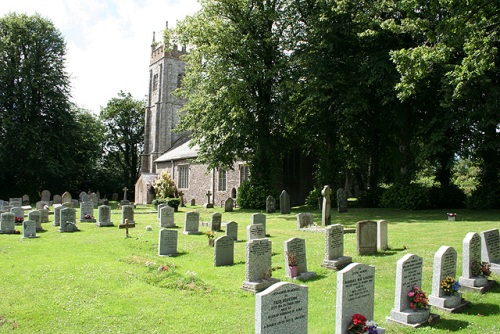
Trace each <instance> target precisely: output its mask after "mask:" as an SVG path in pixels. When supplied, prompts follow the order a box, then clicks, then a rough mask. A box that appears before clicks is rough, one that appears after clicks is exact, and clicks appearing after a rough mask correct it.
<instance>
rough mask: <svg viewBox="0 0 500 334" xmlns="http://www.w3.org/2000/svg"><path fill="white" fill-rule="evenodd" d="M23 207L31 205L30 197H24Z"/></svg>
mask: <svg viewBox="0 0 500 334" xmlns="http://www.w3.org/2000/svg"><path fill="white" fill-rule="evenodd" d="M21 199H22V203H23V205H30V197H29V195H26V194H25V195H23V196H22V197H21Z"/></svg>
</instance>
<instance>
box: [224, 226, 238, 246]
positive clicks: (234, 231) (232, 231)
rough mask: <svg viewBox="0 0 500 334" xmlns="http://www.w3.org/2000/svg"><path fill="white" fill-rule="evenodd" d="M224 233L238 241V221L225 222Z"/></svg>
mask: <svg viewBox="0 0 500 334" xmlns="http://www.w3.org/2000/svg"><path fill="white" fill-rule="evenodd" d="M226 235H227V236H228V237H231V238H233V240H234V241H238V223H236V222H234V221H230V222H229V223H227V224H226Z"/></svg>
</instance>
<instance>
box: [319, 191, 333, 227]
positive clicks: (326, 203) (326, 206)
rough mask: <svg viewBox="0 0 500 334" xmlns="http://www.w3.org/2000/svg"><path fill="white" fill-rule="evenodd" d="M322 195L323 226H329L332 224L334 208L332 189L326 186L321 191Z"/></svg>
mask: <svg viewBox="0 0 500 334" xmlns="http://www.w3.org/2000/svg"><path fill="white" fill-rule="evenodd" d="M321 195H323V205H322V206H321V225H323V226H328V225H331V224H332V206H331V198H330V197H331V195H332V189H331V188H330V186H324V187H323V190H321Z"/></svg>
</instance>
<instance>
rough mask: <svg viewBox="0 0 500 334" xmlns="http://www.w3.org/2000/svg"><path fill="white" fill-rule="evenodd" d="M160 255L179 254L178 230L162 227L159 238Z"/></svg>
mask: <svg viewBox="0 0 500 334" xmlns="http://www.w3.org/2000/svg"><path fill="white" fill-rule="evenodd" d="M158 255H160V256H173V255H177V231H174V230H167V229H162V230H160V236H159V240H158Z"/></svg>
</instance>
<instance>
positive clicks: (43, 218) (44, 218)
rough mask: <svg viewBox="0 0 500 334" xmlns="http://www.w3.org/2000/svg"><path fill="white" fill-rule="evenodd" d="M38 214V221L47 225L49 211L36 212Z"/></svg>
mask: <svg viewBox="0 0 500 334" xmlns="http://www.w3.org/2000/svg"><path fill="white" fill-rule="evenodd" d="M38 212H40V221H41V222H42V223H48V222H49V210H48V209H40V210H38Z"/></svg>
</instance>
